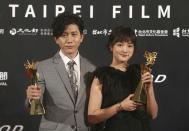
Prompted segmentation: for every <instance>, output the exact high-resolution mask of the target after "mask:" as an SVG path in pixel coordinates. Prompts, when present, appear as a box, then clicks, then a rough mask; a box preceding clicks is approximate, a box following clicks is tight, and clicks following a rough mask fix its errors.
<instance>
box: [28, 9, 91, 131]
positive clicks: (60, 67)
mask: <svg viewBox="0 0 189 131" xmlns="http://www.w3.org/2000/svg"><path fill="white" fill-rule="evenodd" d="M52 28H53V36H54V39H55V41H56V43H57V44H58V45H59V46H60V51H58V52H57V53H56V54H55V56H53V57H52V58H49V59H47V60H44V61H41V62H39V64H38V65H37V71H38V73H39V80H38V86H32V85H31V86H28V89H27V91H26V94H27V100H26V106H27V107H30V104H29V101H30V100H33V99H42V102H43V105H44V108H45V111H46V112H45V115H43V116H42V119H41V122H40V127H39V131H88V130H89V128H88V125H87V119H86V116H85V113H86V114H87V110H86V107H87V106H86V104H88V103H87V95H88V91H89V90H88V88H89V87H87V86H86V82H85V78H87V74H88V73H89V72H92V71H93V70H94V69H95V66H94V65H93V64H91V63H90V62H89V61H88V60H87V59H86V58H84V57H82V56H81V55H80V54H79V51H78V48H79V46H80V44H81V43H82V41H83V38H84V35H83V28H84V23H83V20H82V19H81V18H80V17H78V16H77V15H74V14H70V13H68V12H66V13H63V14H60V15H58V17H56V18H55V20H54V22H53V24H52Z"/></svg>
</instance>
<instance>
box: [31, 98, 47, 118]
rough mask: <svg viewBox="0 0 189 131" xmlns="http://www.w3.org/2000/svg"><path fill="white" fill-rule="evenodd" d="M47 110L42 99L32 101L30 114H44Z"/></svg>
mask: <svg viewBox="0 0 189 131" xmlns="http://www.w3.org/2000/svg"><path fill="white" fill-rule="evenodd" d="M44 114H45V110H44V107H43V105H42V103H41V101H40V100H32V101H31V109H30V115H44Z"/></svg>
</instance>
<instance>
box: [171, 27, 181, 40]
mask: <svg viewBox="0 0 189 131" xmlns="http://www.w3.org/2000/svg"><path fill="white" fill-rule="evenodd" d="M173 36H176V37H178V38H180V27H178V28H176V29H173Z"/></svg>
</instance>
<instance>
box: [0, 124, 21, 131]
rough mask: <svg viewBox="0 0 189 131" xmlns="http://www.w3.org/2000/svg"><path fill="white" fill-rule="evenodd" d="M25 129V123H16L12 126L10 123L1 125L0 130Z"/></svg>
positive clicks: (14, 130)
mask: <svg viewBox="0 0 189 131" xmlns="http://www.w3.org/2000/svg"><path fill="white" fill-rule="evenodd" d="M23 129H24V126H23V125H15V126H12V127H11V126H10V125H3V126H1V127H0V131H23Z"/></svg>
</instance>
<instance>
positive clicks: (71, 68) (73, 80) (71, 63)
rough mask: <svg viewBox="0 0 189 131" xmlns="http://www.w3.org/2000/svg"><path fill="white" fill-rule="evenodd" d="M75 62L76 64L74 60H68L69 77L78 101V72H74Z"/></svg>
mask: <svg viewBox="0 0 189 131" xmlns="http://www.w3.org/2000/svg"><path fill="white" fill-rule="evenodd" d="M74 64H76V63H75V61H74V60H72V61H69V62H68V68H69V71H68V77H69V79H70V84H71V88H72V91H73V95H74V99H75V101H76V100H77V96H78V87H77V77H76V73H75V72H74Z"/></svg>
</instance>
